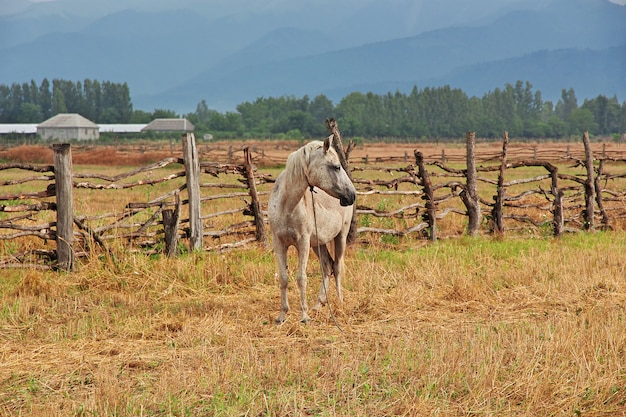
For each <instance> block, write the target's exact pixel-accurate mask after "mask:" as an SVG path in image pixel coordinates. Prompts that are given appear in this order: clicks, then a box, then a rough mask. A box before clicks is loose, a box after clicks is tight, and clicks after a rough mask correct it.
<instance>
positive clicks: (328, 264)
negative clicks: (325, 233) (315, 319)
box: [313, 245, 333, 310]
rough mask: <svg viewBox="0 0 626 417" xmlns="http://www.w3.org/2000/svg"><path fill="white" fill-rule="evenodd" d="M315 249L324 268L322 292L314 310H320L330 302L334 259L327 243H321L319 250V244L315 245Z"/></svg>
mask: <svg viewBox="0 0 626 417" xmlns="http://www.w3.org/2000/svg"><path fill="white" fill-rule="evenodd" d="M313 251H314V252H315V254H316V255H317V258H318V259H319V261H320V265H321V269H322V285H321V286H320V292H319V294H318V296H317V302H316V303H315V305H314V306H313V310H320V309H321V308H322V306H323V305H325V304H326V303H327V302H328V278H329V277H330V274H331V273H332V271H333V266H332V265H333V259H332V257H331V256H330V252H328V247H327V246H326V245H320V247H319V251H318V249H317V246H313Z"/></svg>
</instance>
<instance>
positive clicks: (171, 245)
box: [162, 192, 180, 258]
mask: <svg viewBox="0 0 626 417" xmlns="http://www.w3.org/2000/svg"><path fill="white" fill-rule="evenodd" d="M162 216H163V232H164V233H165V256H167V257H168V258H174V257H175V256H176V255H178V225H179V223H180V195H179V193H178V192H176V208H175V209H174V210H171V209H167V210H163V211H162Z"/></svg>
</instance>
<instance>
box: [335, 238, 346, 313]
mask: <svg viewBox="0 0 626 417" xmlns="http://www.w3.org/2000/svg"><path fill="white" fill-rule="evenodd" d="M345 252H346V238H345V237H342V235H339V236H337V237H336V238H335V261H334V262H333V275H335V285H336V287H337V298H339V301H341V302H343V293H342V291H341V275H343V270H344V269H345V264H344V261H343V258H344V255H345Z"/></svg>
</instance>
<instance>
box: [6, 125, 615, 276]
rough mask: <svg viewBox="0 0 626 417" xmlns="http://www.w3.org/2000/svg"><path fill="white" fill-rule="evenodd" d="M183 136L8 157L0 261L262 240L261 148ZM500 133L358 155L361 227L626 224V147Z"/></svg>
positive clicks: (549, 228)
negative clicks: (137, 146)
mask: <svg viewBox="0 0 626 417" xmlns="http://www.w3.org/2000/svg"><path fill="white" fill-rule="evenodd" d="M182 143H183V157H182V158H178V157H170V158H165V159H163V160H161V161H159V162H156V163H154V164H151V165H147V166H144V167H140V168H136V169H133V170H130V171H127V172H122V173H119V174H116V175H106V174H99V173H84V172H77V171H75V170H74V169H73V167H72V157H71V147H70V145H69V144H57V145H53V151H54V165H30V164H0V171H2V172H4V173H5V175H3V177H4V178H8V179H5V180H2V181H0V268H11V267H22V268H23V267H27V268H38V269H48V268H55V269H56V268H58V269H64V270H71V269H72V268H73V265H74V263H75V261H76V259H77V258H81V257H84V256H87V255H89V254H97V255H98V256H100V255H110V256H112V257H115V256H121V255H120V254H123V253H124V252H128V251H131V252H141V253H145V254H147V255H152V254H165V255H167V256H176V255H177V254H178V253H180V252H181V251H190V250H206V251H219V250H226V249H233V248H237V247H240V246H244V245H248V244H251V243H253V242H259V243H260V244H261V245H263V246H267V244H268V243H267V242H268V238H267V233H266V230H265V228H266V213H265V212H264V210H266V209H267V199H268V196H269V192H270V190H271V187H272V184H273V182H274V177H273V175H272V174H270V173H269V171H270V170H269V169H268V172H266V173H263V172H262V171H261V170H259V169H257V168H256V167H255V165H254V164H255V160H257V161H258V160H261V159H262V158H263V157H264V155H262V154H261V153H260V152H256V153H255V154H254V155H253V152H251V151H250V150H249V149H248V148H244V149H242V151H243V163H237V164H233V163H226V164H223V163H218V162H209V161H201V160H200V158H199V157H198V152H197V147H196V143H195V138H194V136H193V134H185V135H183V136H182ZM502 143H503V146H502V151H501V152H500V153H499V154H498V155H479V156H477V155H476V152H475V135H474V133H472V132H470V133H468V134H467V136H466V155H465V159H464V160H457V161H454V160H450V159H449V158H446V155H445V153H442V154H440V155H424V154H422V153H421V152H420V151H419V150H416V151H415V152H414V155H412V157H410V158H409V157H408V156H405V157H404V158H401V159H400V160H398V159H395V160H393V159H389V158H376V159H374V160H372V158H368V157H365V158H359V159H358V160H357V159H354V160H352V161H350V163H351V174H352V177H353V181H354V183H355V186H356V187H357V190H358V198H357V222H355V227H356V233H355V235H356V237H357V240H358V241H359V242H368V241H372V240H379V241H382V242H387V243H397V242H398V241H399V240H400V239H402V238H403V237H406V236H408V235H411V236H415V238H416V239H421V240H425V239H429V240H433V241H434V240H436V239H438V238H440V237H452V236H458V235H463V234H469V235H477V234H479V233H493V234H503V233H524V234H528V233H530V234H532V235H537V234H540V235H554V236H558V235H560V234H562V233H564V232H569V231H585V230H587V231H588V230H594V229H614V228H622V221H623V219H624V218H625V217H626V206H625V205H624V202H625V199H626V182H625V181H623V178H624V177H626V173H618V172H616V171H617V170H619V169H622V170H623V169H624V161H625V159H624V158H620V157H619V155H611V156H607V155H606V154H604V151H603V152H602V153H603V156H602V157H599V158H594V155H593V153H592V151H591V147H590V145H589V139H588V135H587V134H586V133H585V134H584V135H583V143H584V149H585V153H584V155H578V156H577V155H573V154H572V153H570V152H569V149H568V151H567V153H566V154H564V155H554V154H551V155H549V156H546V159H545V160H542V159H541V158H539V156H540V153H539V152H538V151H537V149H536V147H535V149H534V150H533V149H532V148H531V152H532V153H531V154H530V156H529V154H528V153H526V154H525V155H523V156H520V155H517V156H516V155H509V154H508V149H507V148H508V135H507V134H506V132H505V133H504V135H503V142H502ZM231 152H232V150H229V154H231ZM348 156H349V155H348ZM231 157H232V154H231ZM526 158H527V159H526ZM229 160H231V158H230V157H229ZM555 160H556V161H557V162H554V161H555ZM549 161H552V162H549ZM283 162H284V161H283ZM405 163H406V164H405ZM479 163H480V164H482V165H480V166H479V165H477V164H479ZM272 172H274V173H276V170H274V171H272ZM40 183H43V184H44V185H43V186H42V185H40ZM32 190H39V191H32ZM154 194H157V195H156V196H154ZM116 196H118V197H116ZM119 196H121V197H119ZM111 206H113V209H112V210H107V209H106V208H107V207H111ZM81 211H82V212H81Z"/></svg>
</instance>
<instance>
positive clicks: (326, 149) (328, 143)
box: [324, 135, 333, 153]
mask: <svg viewBox="0 0 626 417" xmlns="http://www.w3.org/2000/svg"><path fill="white" fill-rule="evenodd" d="M332 137H333V135H330V136H329V137H327V138H326V139H324V153H326V152H328V149H330V138H332Z"/></svg>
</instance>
